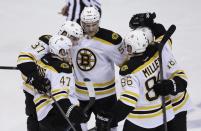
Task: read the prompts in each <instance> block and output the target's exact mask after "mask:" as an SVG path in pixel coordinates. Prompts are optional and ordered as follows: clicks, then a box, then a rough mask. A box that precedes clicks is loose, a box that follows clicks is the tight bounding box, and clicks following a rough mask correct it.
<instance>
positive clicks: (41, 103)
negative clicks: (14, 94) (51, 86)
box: [34, 88, 68, 111]
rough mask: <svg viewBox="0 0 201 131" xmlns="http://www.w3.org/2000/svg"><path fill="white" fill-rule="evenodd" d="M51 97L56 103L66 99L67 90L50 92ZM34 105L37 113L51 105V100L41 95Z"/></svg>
mask: <svg viewBox="0 0 201 131" xmlns="http://www.w3.org/2000/svg"><path fill="white" fill-rule="evenodd" d="M52 95H53V96H54V98H55V100H56V101H59V100H61V99H67V98H68V92H67V88H63V89H59V90H55V91H52ZM34 103H35V105H36V111H39V110H40V109H41V108H43V107H45V106H47V105H49V104H51V103H53V100H52V99H51V98H50V97H49V96H47V95H41V96H40V97H39V98H37V99H35V100H34Z"/></svg>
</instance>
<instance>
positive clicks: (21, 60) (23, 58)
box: [17, 35, 50, 77]
mask: <svg viewBox="0 0 201 131" xmlns="http://www.w3.org/2000/svg"><path fill="white" fill-rule="evenodd" d="M49 38H50V35H43V36H41V37H39V40H38V42H37V43H35V44H32V45H30V47H29V48H27V49H25V50H24V51H21V52H20V54H19V56H18V60H17V67H18V69H19V70H20V71H21V72H22V74H23V75H25V76H26V77H27V76H29V75H30V74H31V73H32V72H36V71H37V66H36V61H37V60H40V58H42V57H43V56H44V55H45V54H47V53H48V52H49V47H48V42H49Z"/></svg>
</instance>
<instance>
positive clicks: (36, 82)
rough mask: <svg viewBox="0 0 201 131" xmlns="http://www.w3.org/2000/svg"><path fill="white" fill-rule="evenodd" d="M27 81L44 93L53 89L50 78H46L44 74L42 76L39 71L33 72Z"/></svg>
mask: <svg viewBox="0 0 201 131" xmlns="http://www.w3.org/2000/svg"><path fill="white" fill-rule="evenodd" d="M26 83H29V84H31V85H33V86H34V88H35V89H37V91H38V92H39V93H42V94H46V93H47V92H48V91H50V90H51V83H50V81H49V79H47V78H44V77H43V76H41V75H40V74H39V73H36V72H34V73H32V74H31V75H30V76H29V77H28V79H27V81H26Z"/></svg>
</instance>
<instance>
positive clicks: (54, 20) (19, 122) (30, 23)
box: [0, 0, 201, 131]
mask: <svg viewBox="0 0 201 131" xmlns="http://www.w3.org/2000/svg"><path fill="white" fill-rule="evenodd" d="M101 2H102V10H103V15H102V19H101V26H102V27H105V28H108V29H111V30H113V31H116V32H118V33H120V34H121V35H122V36H125V33H126V32H127V31H129V28H128V21H129V20H130V17H131V16H132V14H134V13H140V12H147V11H151V12H156V14H157V18H156V20H155V21H156V22H160V23H163V24H164V25H165V27H166V28H168V27H169V26H170V25H171V24H175V25H176V26H177V30H176V32H175V33H174V35H173V36H172V40H173V52H174V54H175V57H176V59H177V61H178V62H179V64H180V65H181V66H182V67H183V68H184V69H185V70H186V73H187V75H188V77H189V85H188V91H189V93H190V95H191V101H192V110H190V112H189V114H188V131H201V98H200V95H201V86H200V80H201V76H200V74H201V69H200V67H201V51H200V50H201V41H200V38H201V33H200V32H201V14H200V12H201V8H200V5H201V1H200V0H191V1H190V0H102V1H101ZM64 3H65V1H64V0H63V1H62V0H60V1H58V0H51V1H50V0H32V1H30V0H29V1H27V0H17V1H14V0H0V66H16V60H17V55H18V53H19V51H20V50H22V49H23V48H25V47H27V46H28V45H30V44H32V43H34V42H36V39H37V37H39V36H40V35H42V34H55V32H56V31H57V29H58V27H59V26H60V25H61V24H62V23H63V22H64V21H65V18H64V17H62V16H60V15H58V12H59V11H60V9H61V7H62V6H63V5H64ZM0 82H1V83H0V85H1V86H0V91H1V92H0V93H1V94H0V125H1V129H0V130H1V131H26V121H25V120H26V116H25V113H24V95H23V92H22V90H21V89H20V85H21V82H22V81H21V76H20V73H19V72H18V71H14V70H0ZM90 123H93V120H92V121H90ZM92 125H93V124H92Z"/></svg>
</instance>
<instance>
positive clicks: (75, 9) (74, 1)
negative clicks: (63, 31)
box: [60, 0, 101, 23]
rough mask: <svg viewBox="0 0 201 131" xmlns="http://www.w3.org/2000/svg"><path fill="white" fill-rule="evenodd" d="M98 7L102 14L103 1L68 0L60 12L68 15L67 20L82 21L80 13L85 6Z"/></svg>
mask: <svg viewBox="0 0 201 131" xmlns="http://www.w3.org/2000/svg"><path fill="white" fill-rule="evenodd" d="M90 6H93V7H96V8H97V9H98V11H99V12H100V14H101V3H100V1H99V0H66V5H65V6H64V7H63V8H62V10H61V12H60V14H62V15H63V16H67V20H70V21H75V22H77V23H80V14H81V12H82V10H83V9H84V7H90Z"/></svg>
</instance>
